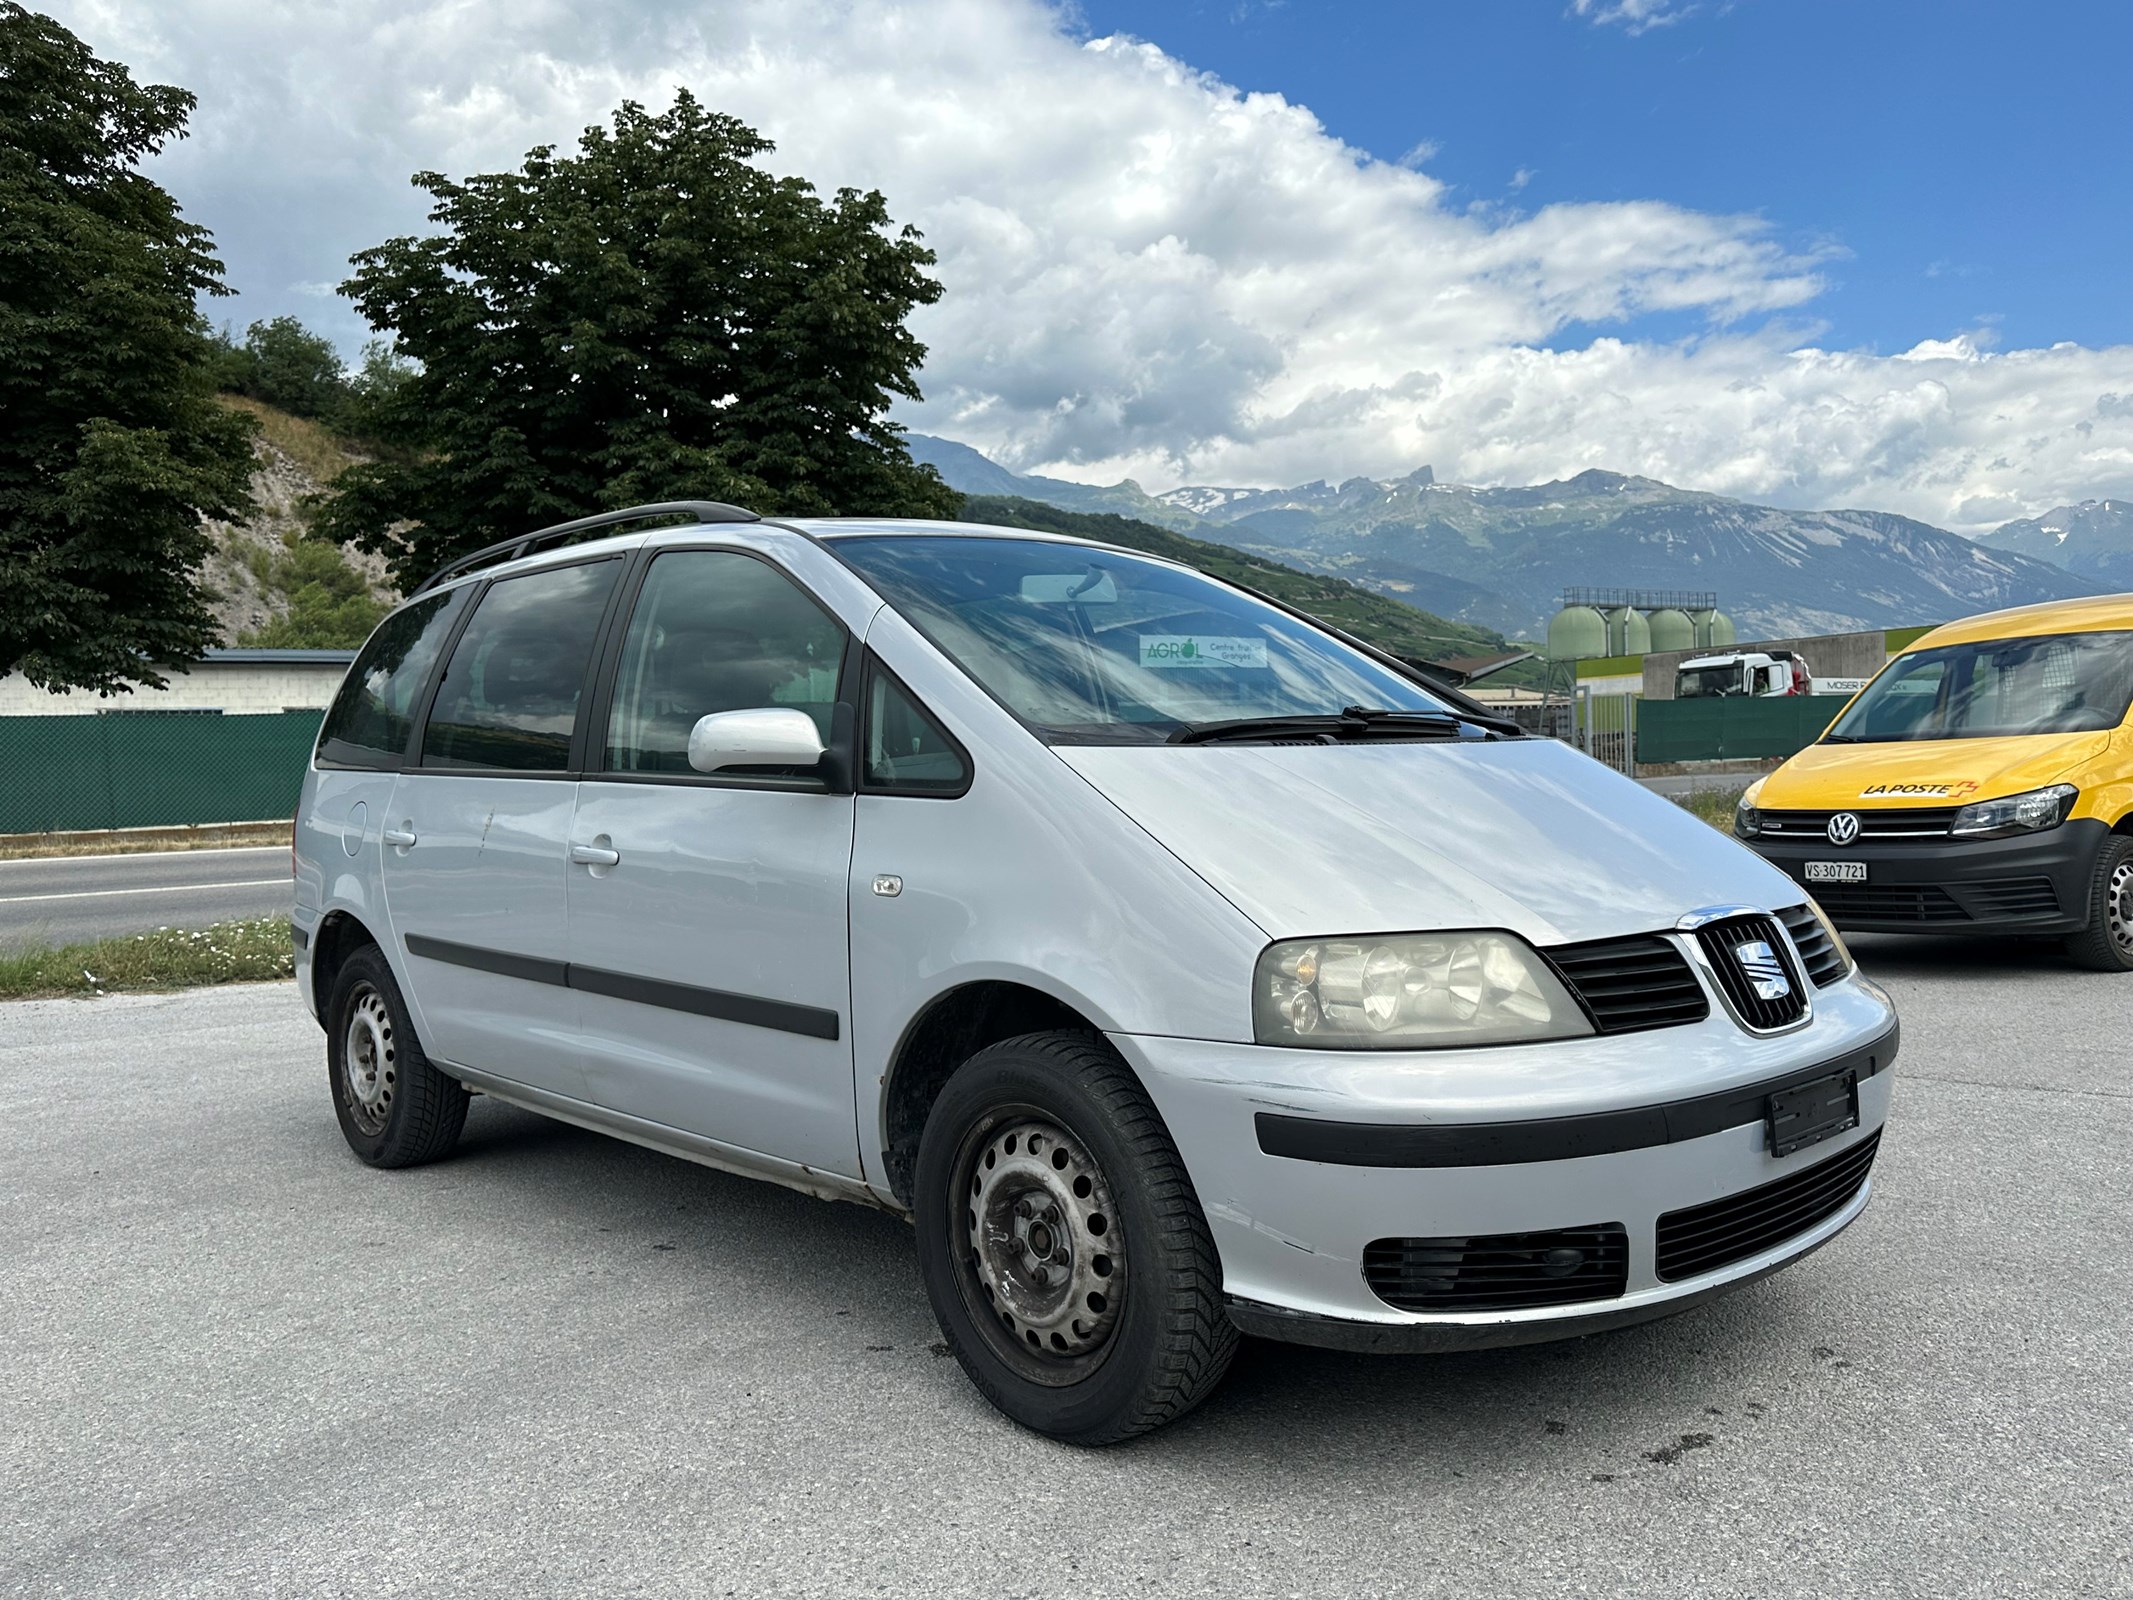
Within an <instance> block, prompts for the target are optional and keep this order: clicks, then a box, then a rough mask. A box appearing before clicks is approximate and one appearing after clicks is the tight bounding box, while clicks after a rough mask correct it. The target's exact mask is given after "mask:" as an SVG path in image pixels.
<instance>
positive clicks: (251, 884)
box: [0, 877, 295, 906]
mask: <svg viewBox="0 0 2133 1600" xmlns="http://www.w3.org/2000/svg"><path fill="white" fill-rule="evenodd" d="M270 883H280V884H288V885H289V886H290V888H291V889H292V890H293V889H294V887H295V885H294V884H293V883H292V882H291V880H290V879H288V878H286V877H281V878H246V879H245V880H244V881H243V882H241V883H159V884H156V885H155V886H154V887H153V888H147V889H73V890H69V891H68V892H67V893H66V894H0V906H22V905H28V904H29V903H30V902H31V901H33V900H108V899H109V898H110V897H111V896H113V895H119V894H186V893H194V894H198V893H200V892H201V891H203V890H208V889H264V888H265V887H266V886H267V885H268V884H270Z"/></svg>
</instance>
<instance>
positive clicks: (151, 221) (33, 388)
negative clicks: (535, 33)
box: [0, 0, 252, 689]
mask: <svg viewBox="0 0 2133 1600" xmlns="http://www.w3.org/2000/svg"><path fill="white" fill-rule="evenodd" d="M192 106H193V97H192V96H191V95H190V94H187V93H186V92H185V91H184V90H182V89H175V88H170V87H167V86H162V85H142V84H137V83H135V82H134V81H133V78H132V76H131V75H130V74H129V73H128V72H127V71H126V69H125V68H124V67H123V66H121V65H119V64H117V63H115V62H109V61H100V60H98V59H97V58H96V57H95V56H94V55H92V54H91V53H90V51H89V48H88V47H87V46H86V45H85V44H83V43H82V41H81V40H79V39H77V38H76V37H75V36H74V35H73V34H71V33H69V32H68V31H67V30H66V29H64V28H62V27H60V26H59V24H58V23H56V22H53V21H52V20H51V19H50V18H48V17H43V16H39V15H37V14H35V13H33V12H30V11H27V10H25V9H24V8H23V7H21V6H20V5H16V4H13V3H11V0H8V3H0V672H6V671H10V670H14V669H18V668H19V669H20V670H21V671H22V672H24V673H25V674H27V675H28V677H29V678H30V679H31V681H33V682H35V683H37V684H40V685H44V686H48V687H53V688H61V687H78V688H94V689H114V688H116V687H117V686H119V685H120V684H122V683H126V682H145V683H155V684H159V683H161V682H162V681H163V680H162V679H161V678H160V677H158V676H157V675H156V674H155V672H154V670H153V666H154V664H155V663H170V662H180V661H187V660H191V659H193V658H195V657H197V656H198V655H199V653H200V651H201V650H202V649H204V648H205V647H207V646H209V645H212V644H214V643H215V642H216V632H215V624H214V621H213V618H212V617H211V616H210V615H209V612H208V608H207V597H206V595H205V594H204V593H203V591H202V589H201V587H200V583H199V581H198V578H197V576H196V569H197V568H198V566H199V564H200V562H201V561H202V560H203V559H204V557H205V556H206V554H207V551H208V540H207V536H206V535H205V533H204V532H203V531H202V529H201V526H200V519H201V517H202V516H203V515H207V516H216V517H235V516H239V515H242V514H243V513H244V511H245V510H247V509H248V508H249V504H250V500H249V492H250V482H251V473H252V452H251V444H250V440H251V421H250V419H249V418H247V417H244V416H242V415H240V414H238V413H235V412H232V411H231V410H230V409H229V408H227V407H226V406H222V405H218V404H217V403H216V401H215V399H214V388H215V384H214V375H213V354H212V347H211V345H210V343H209V339H208V334H207V329H206V325H205V323H204V322H203V321H202V320H201V318H200V316H199V314H198V313H197V312H196V311H195V309H194V296H196V295H200V294H219V293H223V292H225V291H224V290H223V288H222V282H221V275H222V268H221V265H220V263H219V262H218V261H217V260H216V259H215V254H214V248H213V242H212V240H211V239H210V237H209V235H208V233H207V231H206V230H205V229H204V228H201V227H199V226H197V225H195V224H193V223H190V222H187V221H185V220H184V219H183V217H182V216H181V215H180V214H179V211H178V207H177V204H176V202H175V201H173V200H172V199H171V197H170V196H169V195H168V194H167V193H165V192H164V190H163V189H162V188H160V187H159V186H158V185H156V184H154V183H152V182H150V181H149V180H148V179H147V178H146V177H144V176H142V175H141V173H140V172H139V171H138V170H137V169H138V167H139V164H140V162H141V161H142V159H143V158H145V157H147V156H150V155H153V154H154V153H155V152H157V151H158V150H160V149H162V148H163V146H164V145H165V144H166V143H168V142H169V141H170V140H172V139H176V138H181V137H183V135H184V131H185V122H186V117H187V116H188V114H189V113H190V112H191V110H192Z"/></svg>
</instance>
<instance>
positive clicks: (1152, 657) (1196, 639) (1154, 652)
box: [1141, 633, 1266, 667]
mask: <svg viewBox="0 0 2133 1600" xmlns="http://www.w3.org/2000/svg"><path fill="white" fill-rule="evenodd" d="M1141 665H1142V666H1144V667H1264V666H1265V665H1266V640H1265V639H1263V638H1262V639H1231V638H1221V637H1218V636H1213V635H1209V634H1204V633H1183V634H1170V633H1144V634H1142V635H1141Z"/></svg>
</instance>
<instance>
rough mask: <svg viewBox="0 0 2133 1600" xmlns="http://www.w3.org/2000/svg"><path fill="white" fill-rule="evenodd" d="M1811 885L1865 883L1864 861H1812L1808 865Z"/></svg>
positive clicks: (1808, 878)
mask: <svg viewBox="0 0 2133 1600" xmlns="http://www.w3.org/2000/svg"><path fill="white" fill-rule="evenodd" d="M1807 881H1808V882H1809V883H1864V882H1866V863H1865V862H1864V861H1810V862H1808V863H1807Z"/></svg>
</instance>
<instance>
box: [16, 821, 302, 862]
mask: <svg viewBox="0 0 2133 1600" xmlns="http://www.w3.org/2000/svg"><path fill="white" fill-rule="evenodd" d="M288 842H289V825H288V824H287V823H286V822H206V823H199V824H197V825H195V826H192V827H182V826H181V827H170V828H119V829H116V830H112V831H104V830H100V829H97V830H89V831H85V832H81V833H0V861H28V860H35V859H47V858H50V857H54V856H136V855H149V854H152V853H158V852H161V851H165V850H241V849H249V848H252V847H254V846H257V845H268V844H278V845H283V846H286V845H287V844H288Z"/></svg>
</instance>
